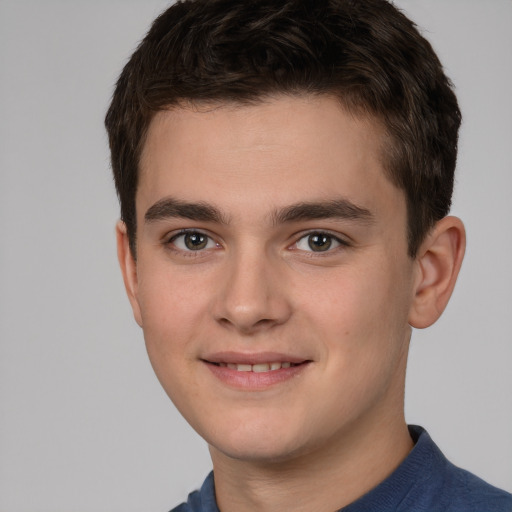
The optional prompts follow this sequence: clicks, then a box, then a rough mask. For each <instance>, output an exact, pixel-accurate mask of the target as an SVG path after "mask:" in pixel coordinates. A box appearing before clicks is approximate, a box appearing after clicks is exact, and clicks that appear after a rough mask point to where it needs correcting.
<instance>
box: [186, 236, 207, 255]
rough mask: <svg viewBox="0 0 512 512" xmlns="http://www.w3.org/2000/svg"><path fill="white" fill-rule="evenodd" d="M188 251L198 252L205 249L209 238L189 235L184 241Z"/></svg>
mask: <svg viewBox="0 0 512 512" xmlns="http://www.w3.org/2000/svg"><path fill="white" fill-rule="evenodd" d="M184 242H185V245H186V247H187V249H190V250H191V251H198V250H200V249H204V248H205V247H206V245H207V244H208V237H206V236H204V235H202V234H201V233H187V234H186V235H185V239H184Z"/></svg>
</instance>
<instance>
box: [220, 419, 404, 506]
mask: <svg viewBox="0 0 512 512" xmlns="http://www.w3.org/2000/svg"><path fill="white" fill-rule="evenodd" d="M342 437H343V441H341V442H337V443H325V446H326V447H327V448H323V449H321V448H320V449H317V450H313V451H311V452H308V453H306V454H302V455H301V456H298V457H294V458H293V459H291V460H286V461H279V462H271V463H269V462H268V461H264V462H262V461H243V460H237V459H233V458H231V457H229V456H226V455H225V454H222V453H220V452H219V451H217V450H216V449H215V448H213V447H210V451H211V455H212V460H213V465H214V470H215V491H216V498H217V503H218V505H219V508H220V510H221V511H222V512H234V511H237V512H249V511H250V512H274V511H282V510H289V509H290V508H293V510H294V511H297V512H303V511H304V512H306V511H308V512H309V511H311V510H315V511H317V512H332V511H333V510H338V509H340V508H342V507H344V506H346V505H348V504H349V503H352V502H353V501H355V500H356V499H357V498H359V497H360V496H362V495H364V494H365V493H367V492H368V491H370V490H371V489H372V488H374V487H375V486H377V485H378V484H379V483H380V482H382V481H383V480H384V479H385V478H387V477H388V476H389V475H390V474H391V473H392V472H393V471H394V470H395V469H396V468H397V467H398V466H399V465H400V463H401V462H402V461H403V460H404V459H405V457H406V456H407V454H408V453H409V452H410V450H411V449H412V446H413V442H412V440H411V438H410V436H409V432H408V430H407V425H406V423H405V420H404V418H403V415H402V416H401V417H400V418H399V419H397V418H396V417H395V418H394V420H389V421H382V419H381V421H380V422H379V423H375V422H373V423H372V422H370V423H366V424H363V425H361V424H359V423H358V425H357V426H356V425H354V427H353V428H349V429H347V432H346V435H344V436H342Z"/></svg>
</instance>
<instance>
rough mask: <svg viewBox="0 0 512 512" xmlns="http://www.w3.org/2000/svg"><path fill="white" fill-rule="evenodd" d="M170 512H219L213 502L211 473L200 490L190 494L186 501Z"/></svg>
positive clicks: (213, 492) (213, 489)
mask: <svg viewBox="0 0 512 512" xmlns="http://www.w3.org/2000/svg"><path fill="white" fill-rule="evenodd" d="M171 512H219V509H218V507H217V503H216V501H215V487H214V482H213V472H211V473H210V474H209V475H208V476H207V477H206V480H205V481H204V483H203V485H202V486H201V489H199V490H198V491H194V492H191V493H190V494H189V495H188V499H187V501H186V502H185V503H182V504H181V505H178V506H177V507H175V508H173V509H172V510H171Z"/></svg>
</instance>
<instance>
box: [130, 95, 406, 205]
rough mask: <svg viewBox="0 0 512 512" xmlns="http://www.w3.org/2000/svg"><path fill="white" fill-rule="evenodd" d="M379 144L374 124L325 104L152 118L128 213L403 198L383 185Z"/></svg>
mask: <svg viewBox="0 0 512 512" xmlns="http://www.w3.org/2000/svg"><path fill="white" fill-rule="evenodd" d="M384 140H385V132H384V130H383V128H382V126H381V125H380V123H379V122H377V121H376V120H374V119H370V118H361V117H356V116H354V115H353V114H351V113H349V112H347V111H346V110H345V109H344V108H343V107H342V106H341V104H340V103H339V101H338V100H337V99H335V98H333V97H329V96H320V97H318V96H316V97H312V96H300V97H295V96H293V97H289V96H283V97H275V98H270V99H268V100H266V101H262V102H261V103H257V104H252V105H239V104H220V105H219V104H217V105H202V106H196V107H192V106H186V107H179V108H173V109H170V110H166V111H161V112H158V113H157V114H156V115H155V117H154V119H153V120H152V122H151V124H150V126H149V130H148V134H147V138H146V142H145V145H144V148H143V152H142V156H141V166H140V168H141V174H140V177H139V187H138V191H137V210H139V211H138V213H139V214H143V212H144V211H145V208H147V207H148V206H150V205H151V204H153V203H154V202H156V201H158V200H159V199H161V198H162V197H165V195H172V196H174V197H176V196H178V198H179V199H181V200H187V201H206V202H209V203H219V202H224V203H225V204H226V205H227V206H230V205H231V206H237V205H238V206H239V207H241V206H243V205H245V208H246V210H247V208H248V206H249V205H255V204H256V203H260V205H261V204H267V205H272V207H285V206H286V205H287V204H290V203H293V202H297V201H304V200H325V199H330V198H331V197H332V195H333V194H335V195H336V196H347V195H351V196H353V197H352V199H354V200H355V202H356V203H357V202H359V203H361V202H362V203H365V204H364V206H365V207H371V206H372V205H373V203H375V202H376V200H377V202H378V198H379V197H381V196H382V197H383V199H384V200H385V199H386V195H389V193H391V194H398V195H400V196H401V195H402V194H401V191H398V189H396V188H395V187H394V186H393V185H392V184H391V183H390V182H389V180H388V179H387V178H386V177H385V173H384V167H383V164H382V153H383V151H382V145H383V142H384ZM220 206H222V205H220ZM374 206H378V205H374Z"/></svg>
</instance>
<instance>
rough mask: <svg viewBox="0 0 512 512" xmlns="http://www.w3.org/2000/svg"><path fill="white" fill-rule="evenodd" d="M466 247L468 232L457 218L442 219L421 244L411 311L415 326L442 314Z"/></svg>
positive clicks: (410, 320) (417, 326) (410, 316)
mask: <svg viewBox="0 0 512 512" xmlns="http://www.w3.org/2000/svg"><path fill="white" fill-rule="evenodd" d="M465 249H466V232H465V229H464V224H463V223H462V221H461V220H460V219H458V218H457V217H445V218H444V219H441V220H440V221H439V222H437V223H436V225H435V226H434V228H433V229H432V231H431V232H430V233H429V235H428V236H427V238H426V239H425V241H424V242H423V243H422V244H421V247H420V249H419V251H418V254H417V256H416V263H417V277H416V284H415V290H414V291H415V294H414V297H413V302H412V305H411V310H410V312H409V324H410V325H411V326H412V327H416V328H418V329H423V328H425V327H428V326H430V325H432V324H433V323H434V322H435V321H436V320H437V319H438V318H439V317H440V316H441V314H442V312H443V311H444V309H445V307H446V305H447V304H448V300H449V299H450V296H451V294H452V292H453V288H454V287H455V282H456V281H457V276H458V274H459V270H460V267H461V265H462V259H463V258H464V251H465Z"/></svg>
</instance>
